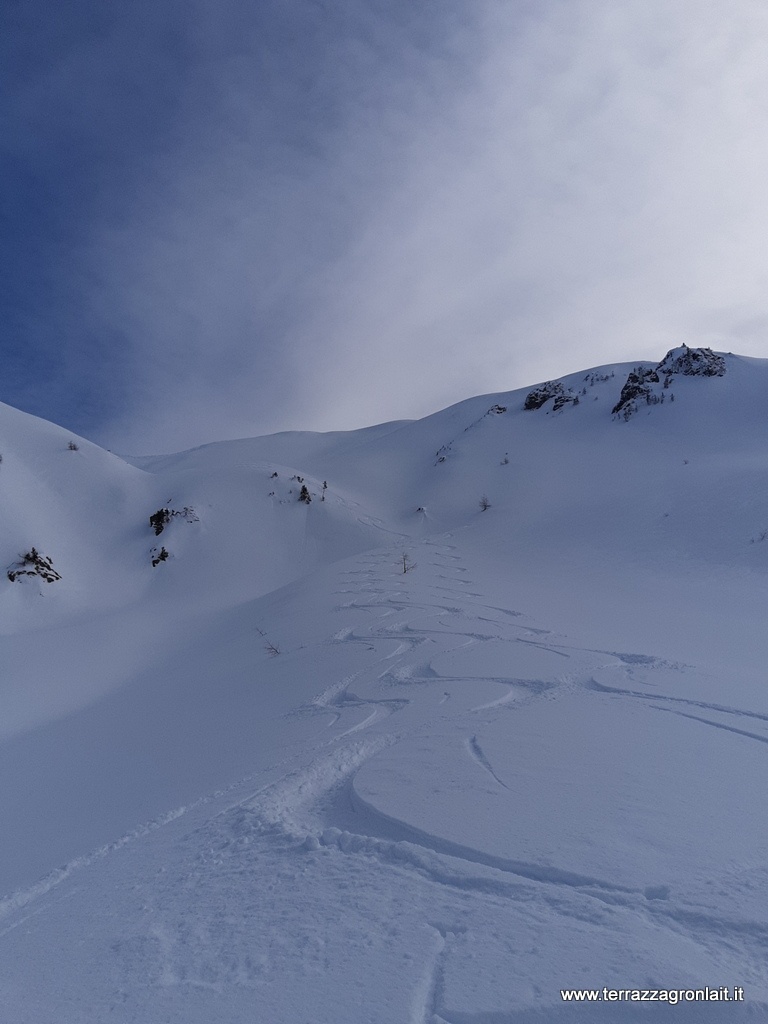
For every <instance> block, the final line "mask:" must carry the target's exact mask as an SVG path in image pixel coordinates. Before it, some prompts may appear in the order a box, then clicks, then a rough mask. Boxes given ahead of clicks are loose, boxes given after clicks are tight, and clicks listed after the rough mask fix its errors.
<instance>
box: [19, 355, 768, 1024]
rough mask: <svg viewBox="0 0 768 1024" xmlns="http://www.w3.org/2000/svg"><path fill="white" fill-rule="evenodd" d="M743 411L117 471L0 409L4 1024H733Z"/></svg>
mask: <svg viewBox="0 0 768 1024" xmlns="http://www.w3.org/2000/svg"><path fill="white" fill-rule="evenodd" d="M766 393H768V361H763V360H754V359H744V358H741V357H738V356H732V355H723V356H718V355H716V354H714V353H711V352H709V351H708V350H686V349H681V350H674V351H673V352H672V353H670V354H669V355H668V356H667V357H665V359H664V360H662V362H661V363H660V364H659V365H658V366H654V365H652V364H642V365H641V366H640V367H632V366H627V365H617V366H608V367H599V368H597V369H595V370H590V371H585V372H584V373H581V374H574V375H571V376H569V377H565V378H562V379H561V380H560V381H558V382H547V384H546V385H544V386H539V387H537V388H534V389H525V390H523V391H517V392H511V393H503V394H495V395H486V396H481V397H478V398H473V399H470V400H468V401H465V402H462V403H460V404H459V405H456V406H453V407H451V408H450V409H446V410H444V411H442V412H439V413H436V414H434V415H433V416H430V417H427V418H426V419H424V420H420V421H416V422H398V423H391V424H384V425H380V426H378V427H373V428H369V429H367V430H361V431H353V432H348V433H333V434H325V435H318V434H306V433H305V434H301V433H295V434H290V433H288V434H281V435H275V436H272V437H263V438H253V439H244V440H241V441H233V442H226V443H219V444H214V445H209V446H205V447H203V448H200V449H195V450H193V451H189V452H184V453H180V454H178V455H173V456H163V457H157V458H141V459H138V458H136V459H131V460H125V459H120V458H118V457H116V456H114V455H112V454H110V453H107V452H104V451H102V450H101V449H99V448H98V447H96V446H94V445H92V444H90V443H89V442H87V441H84V440H82V439H80V438H76V437H72V436H71V435H69V434H68V433H67V432H65V431H63V430H61V429H60V428H58V427H55V426H53V425H51V424H48V423H44V422H42V421H40V420H37V419H34V418H32V417H29V416H26V415H24V414H22V413H19V412H16V411H15V410H12V409H9V408H7V407H0V452H1V453H2V463H1V464H0V486H2V494H3V500H2V502H1V503H0V543H2V544H3V556H2V557H4V558H5V563H4V565H5V566H6V567H7V571H6V574H4V577H3V581H2V584H1V585H0V632H1V633H2V636H0V772H1V775H0V777H2V779H3V786H2V789H0V822H2V834H3V841H2V844H0V892H5V893H6V894H7V895H6V896H5V899H4V900H2V902H0V990H1V991H2V992H3V1003H4V1006H5V1007H6V1009H5V1010H4V1011H0V1019H7V1020H8V1021H13V1022H19V1024H21V1022H29V1024H33V1022H34V1024H48V1022H53V1021H56V1022H57V1024H58V1022H59V1021H61V1020H62V1019H65V1020H67V1021H68V1022H69V1021H71V1022H86V1021H88V1022H90V1021H102V1020H115V1021H125V1022H128V1021H131V1022H139V1021H140V1022H154V1021H161V1020H162V1021H172V1022H176V1021H179V1022H181V1021H184V1022H185V1024H188V1022H191V1024H196V1022H198V1021H199V1022H201V1024H202V1022H209V1021H211V1020H217V1021H223V1022H230V1021H231V1022H233V1024H234V1022H240V1021H253V1020H259V1021H262V1020H263V1021H270V1022H276V1024H281V1022H286V1024H288V1022H291V1024H293V1022H313V1024H314V1022H325V1021H334V1022H350V1024H353V1022H354V1024H358V1022H361V1021H371V1022H377V1024H378V1022H381V1024H385V1022H386V1024H389V1022H398V1021H403V1022H408V1024H436V1022H437V1024H440V1022H448V1024H467V1022H469V1024H500V1022H515V1024H523V1022H527V1021H534V1020H543V1021H556V1022H559V1021H561V1020H563V1021H565V1020H578V1021H591V1020H601V1021H602V1020H611V1021H612V1020H632V1021H634V1020H647V1019H654V1020H655V1019H660V1017H661V1015H662V1012H663V1011H665V1014H664V1016H665V1019H666V1016H667V1015H669V1014H672V1013H674V1015H675V1018H676V1019H679V1020H681V1021H682V1020H686V1021H687V1020H690V1021H721V1020H722V1021H725V1020H733V1019H741V1017H742V1015H743V1014H746V1015H747V1017H745V1019H750V1020H762V1019H766V1020H768V970H766V967H765V936H766V934H768V908H767V907H766V895H767V893H768V888H767V885H766V883H767V882H768V868H767V867H766V864H767V862H768V861H767V857H768V829H766V825H767V824H768V822H767V821H766V812H765V810H764V806H763V805H764V801H763V798H762V792H763V791H764V790H765V788H766V783H768V760H766V753H765V752H766V743H768V691H767V690H766V679H765V665H766V663H768V649H767V648H768V644H767V642H766V630H765V626H764V619H765V608H766V596H768V595H767V590H768V587H767V586H766V584H767V571H768V543H764V541H765V540H766V539H767V538H768V415H766V413H767V412H768V406H767V405H766V399H765V395H766ZM302 488H306V490H307V494H306V495H305V497H309V499H310V500H309V501H308V502H307V501H302V500H300V497H301V493H302ZM483 506H485V507H483ZM150 517H152V520H151V522H150ZM158 529H159V532H157V531H158ZM33 549H34V550H33ZM153 563H155V564H153ZM404 568H405V569H406V570H407V571H405V572H404V571H403V570H404ZM56 577H60V578H56ZM722 985H728V986H731V988H730V990H729V992H730V994H732V993H733V986H742V987H743V989H744V994H745V1002H744V1003H743V1004H742V1003H737V1002H735V1001H730V1002H729V1003H728V1005H727V1006H726V1005H725V1004H724V1003H723V1002H721V1001H717V1000H712V999H710V1000H708V1001H707V1002H706V1003H702V1002H696V1003H694V1002H690V1003H689V1002H686V1001H685V1000H683V1001H682V1002H681V1003H680V1004H679V1005H677V1006H676V1007H675V1008H674V1009H671V1008H669V1007H668V1006H665V1007H659V1006H658V1005H656V1006H654V1007H651V1006H650V1005H648V1004H647V1003H646V1002H645V1001H644V1002H643V1005H640V1003H639V1002H634V1003H631V1002H627V1003H625V1002H624V1001H622V1002H621V1003H619V1002H613V1003H610V1004H608V1003H607V1002H603V1001H600V1002H594V1003H589V1004H582V1005H580V1006H576V1005H573V1004H572V1003H570V1004H566V1001H564V1000H563V998H562V996H561V989H566V988H568V989H571V988H595V989H598V988H599V989H602V988H603V986H607V987H608V988H613V989H639V990H642V989H649V990H650V989H667V988H670V989H672V988H674V989H703V988H707V987H708V988H710V989H717V988H718V986H722ZM62 1007H66V1011H65V1012H63V1011H62ZM3 1012H5V1013H6V1018H3V1017H2V1013H3Z"/></svg>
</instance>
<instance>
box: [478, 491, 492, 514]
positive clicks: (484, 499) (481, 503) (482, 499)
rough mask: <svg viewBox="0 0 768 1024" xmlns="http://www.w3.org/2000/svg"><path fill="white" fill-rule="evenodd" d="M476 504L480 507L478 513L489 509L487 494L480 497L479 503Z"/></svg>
mask: <svg viewBox="0 0 768 1024" xmlns="http://www.w3.org/2000/svg"><path fill="white" fill-rule="evenodd" d="M478 504H479V506H480V511H481V512H486V511H487V510H488V509H489V508H490V507H491V503H490V501H489V500H488V495H487V494H483V495H481V497H480V501H479V502H478Z"/></svg>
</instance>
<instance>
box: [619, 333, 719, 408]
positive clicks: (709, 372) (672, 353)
mask: <svg viewBox="0 0 768 1024" xmlns="http://www.w3.org/2000/svg"><path fill="white" fill-rule="evenodd" d="M725 369H726V367H725V359H723V357H722V356H721V355H718V354H717V353H716V352H713V351H712V349H711V348H689V347H688V346H687V345H683V346H682V348H673V349H670V350H669V352H667V354H666V355H665V356H664V358H663V359H662V360H661V362H660V363H658V365H656V366H654V367H647V366H636V367H635V368H634V370H632V371H631V373H630V374H629V376H628V377H627V380H626V383H625V384H624V386H623V388H622V389H621V394H620V396H619V400H618V402H617V403H616V405H614V407H613V409H612V410H611V411H612V412H613V414H614V415H615V416H621V418H622V419H624V420H628V419H630V417H631V416H632V415H633V414H634V413H636V412H637V410H638V408H639V407H640V406H641V405H660V404H661V403H662V402H664V401H665V399H666V398H669V400H670V401H674V399H675V395H674V392H673V391H670V390H669V389H670V387H671V385H672V383H673V382H674V380H675V377H678V376H681V377H722V376H723V375H724V374H725Z"/></svg>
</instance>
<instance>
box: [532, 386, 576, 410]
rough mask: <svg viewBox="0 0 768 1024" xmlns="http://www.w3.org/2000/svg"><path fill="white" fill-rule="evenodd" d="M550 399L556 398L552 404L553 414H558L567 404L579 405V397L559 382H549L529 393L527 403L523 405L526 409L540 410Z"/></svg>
mask: <svg viewBox="0 0 768 1024" xmlns="http://www.w3.org/2000/svg"><path fill="white" fill-rule="evenodd" d="M550 398H554V402H553V403H552V410H553V412H557V411H558V410H559V409H562V408H563V406H564V405H567V404H569V403H570V404H573V405H577V404H578V396H577V395H575V394H574V393H573V391H572V390H571V389H570V388H566V387H565V386H564V385H563V383H562V381H559V380H548V381H545V383H544V384H540V385H539V386H538V387H537V388H534V389H533V391H529V392H528V394H527V395H526V396H525V402H524V403H523V408H524V409H540V408H541V407H542V406H543V405H545V404H546V403H547V402H548V401H549V400H550Z"/></svg>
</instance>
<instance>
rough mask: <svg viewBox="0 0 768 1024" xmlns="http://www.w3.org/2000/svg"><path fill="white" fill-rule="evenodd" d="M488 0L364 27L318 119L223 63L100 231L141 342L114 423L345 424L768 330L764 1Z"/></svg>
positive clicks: (159, 432) (750, 341) (347, 47)
mask: <svg viewBox="0 0 768 1024" xmlns="http://www.w3.org/2000/svg"><path fill="white" fill-rule="evenodd" d="M474 9H475V10H476V11H482V13H483V17H482V18H481V20H480V23H479V24H472V23H465V24H461V23H457V25H456V26H455V27H454V29H453V33H454V34H453V36H452V38H451V40H450V42H449V43H448V44H445V43H444V45H443V46H442V48H441V49H440V50H439V52H438V51H437V50H435V51H430V50H428V49H427V50H424V49H421V50H420V49H418V48H415V47H414V48H408V47H407V46H406V45H405V44H404V43H403V41H402V39H398V40H397V41H396V44H395V45H397V46H400V50H399V51H398V53H399V59H398V62H397V65H396V66H392V65H391V63H388V61H390V62H391V54H392V52H393V51H392V46H393V43H392V39H391V38H390V37H389V36H388V35H387V33H386V31H385V27H384V26H382V25H381V24H378V23H377V24H373V25H371V24H369V25H367V26H365V27H364V30H363V29H361V30H360V31H361V38H359V39H354V38H349V39H347V40H345V41H344V45H343V46H341V47H340V51H339V52H340V54H343V55H344V59H345V60H347V61H348V64H347V65H345V66H344V67H342V68H341V69H339V70H338V81H337V82H335V83H334V85H333V89H335V90H336V92H335V93H334V95H335V96H336V98H337V100H338V103H337V105H336V107H335V109H334V111H333V116H332V117H328V118H327V119H326V118H325V115H326V114H327V113H328V111H319V112H318V118H319V122H318V125H317V131H316V132H314V133H310V134H306V129H305V135H304V138H303V142H301V143H300V144H297V143H295V140H294V142H292V143H291V144H290V145H288V144H286V143H283V142H280V143H279V144H278V141H279V140H278V141H276V140H277V134H276V132H277V128H276V126H275V124H274V123H273V122H272V121H271V120H270V118H269V117H268V116H265V115H264V111H263V110H262V109H261V108H260V106H259V98H258V97H255V96H250V95H249V93H248V88H247V83H246V84H243V83H239V84H238V82H237V81H235V82H234V83H230V88H231V89H232V90H234V91H233V92H232V93H231V94H230V96H229V99H228V101H227V104H226V111H227V112H228V113H227V116H226V117H224V119H223V121H222V123H220V124H214V123H212V122H208V123H203V124H201V125H200V131H201V132H204V133H205V132H210V133H211V138H210V140H209V141H208V142H207V143H205V144H203V143H200V144H199V145H197V144H196V145H193V146H191V147H189V146H188V147H187V149H186V151H184V152H182V151H180V152H177V153H172V154H171V155H170V158H169V162H168V164H167V166H166V167H165V168H164V169H163V168H161V169H160V170H158V169H157V168H156V169H155V172H154V178H153V182H154V183H155V184H156V185H158V187H159V192H158V196H157V197H156V199H153V200H151V201H149V200H148V199H147V197H146V196H144V197H142V200H141V202H140V203H139V204H138V205H137V211H136V212H137V219H136V221H135V222H134V223H133V224H132V225H131V226H130V227H127V228H126V227H125V226H124V227H122V228H121V229H120V230H112V231H111V233H110V232H105V231H102V232H101V234H99V236H98V237H97V239H96V240H95V243H94V244H95V252H97V253H103V252H105V251H108V252H110V253H111V255H110V257H109V259H108V260H107V263H106V277H105V279H104V294H105V295H106V296H107V297H108V302H110V303H112V305H111V313H110V315H112V316H114V317H116V318H118V319H120V320H121V321H122V322H123V324H125V323H126V322H127V323H128V324H129V330H130V332H131V335H132V337H133V340H134V344H135V346H136V351H137V354H138V356H139V357H140V358H141V359H143V360H144V361H145V365H146V369H147V372H146V376H145V380H144V385H143V386H144V388H145V390H146V399H145V401H144V402H143V403H141V404H140V407H138V408H137V409H135V410H133V411H132V412H131V414H130V416H129V417H128V418H127V419H124V420H123V421H122V422H120V423H118V424H115V425H114V426H113V432H114V433H119V432H121V431H122V432H123V433H124V435H125V436H126V437H128V438H129V439H131V440H132V441H134V442H135V443H136V444H142V443H143V444H144V446H145V447H147V448H152V447H155V448H157V447H161V445H159V443H158V441H157V438H158V436H164V437H165V438H167V442H168V443H167V444H165V445H162V447H168V446H173V445H181V444H185V443H189V444H191V443H197V442H199V441H201V440H204V439H207V438H209V437H211V436H231V435H234V434H239V433H250V432H254V431H256V430H268V429H279V428H286V427H290V426H295V427H306V428H321V429H331V428H344V427H352V426H356V425H363V424H365V423H369V422H373V421H377V420H382V419H392V418H400V417H403V416H415V415H421V414H423V413H426V412H428V411H430V410H432V409H435V408H438V407H439V406H441V405H443V404H447V403H448V402H451V401H456V400H459V399H461V398H463V397H467V396H468V395H470V394H473V393H477V392H479V391H491V390H501V389H506V388H509V387H516V386H523V385H526V384H528V383H533V382H534V381H536V380H539V379H541V378H544V377H548V376H553V375H559V374H561V373H564V372H567V371H570V370H576V369H579V368H581V367H583V366H587V365H595V364H597V363H600V362H606V361H615V360H620V359H622V360H623V359H627V360H629V359H635V358H650V359H653V358H660V357H661V355H663V351H664V350H665V347H668V346H670V345H672V344H677V343H680V342H683V341H685V342H688V343H689V344H700V343H703V344H712V345H714V346H715V347H719V348H727V349H734V350H737V351H743V352H746V353H749V354H756V355H761V354H762V355H768V349H767V348H766V343H765V323H766V317H767V316H768V309H766V298H765V297H766V295H768V289H767V288H766V285H767V284H768V280H767V278H768V266H767V263H766V259H767V258H766V255H765V246H764V241H763V240H764V238H765V237H766V234H767V233H768V203H766V198H767V196H766V182H768V110H767V107H768V64H767V63H766V62H765V59H764V54H765V52H766V46H767V44H768V11H766V10H765V8H764V7H763V5H762V4H758V3H753V2H751V0H736V2H735V3H733V4H731V5H729V7H728V8H727V10H726V9H725V8H722V7H721V6H719V5H713V4H704V5H702V4H700V3H692V2H687V0H686V2H680V0H678V2H675V0H671V2H670V0H667V2H661V0H646V2H644V3H639V2H635V0H627V2H625V3H622V4H620V5H618V4H615V3H609V2H603V0H579V2H576V0H574V2H569V3H557V2H548V3H541V4H538V5H536V8H535V10H532V11H529V12H528V13H526V14H524V15H523V14H521V11H520V5H518V4H516V3H515V4H511V3H503V2H500V0H499V2H488V3H486V4H484V5H482V6H481V5H478V6H477V7H476V8H474ZM377 33H378V35H377ZM377 41H381V46H380V50H381V52H383V53H384V57H382V56H381V53H378V52H377V46H376V44H377ZM451 54H452V56H449V55H451ZM326 71H327V69H326ZM297 73H298V72H297ZM310 85H311V83H310ZM326 86H327V83H326ZM240 87H242V91H241V92H238V88H240ZM331 91H332V92H333V90H331ZM323 95H326V94H325V93H324V94H323ZM249 103H251V104H252V106H253V114H252V115H251V116H250V119H249V115H248V110H249ZM221 109H224V108H219V111H221ZM232 111H235V112H236V113H237V116H233V115H232ZM260 147H261V148H260ZM182 149H183V147H182ZM190 154H193V155H194V165H193V166H190V165H189V163H188V160H189V157H190ZM163 175H164V176H163ZM161 395H162V396H163V397H162V403H161V402H160V396H161ZM206 431H207V433H206Z"/></svg>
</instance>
